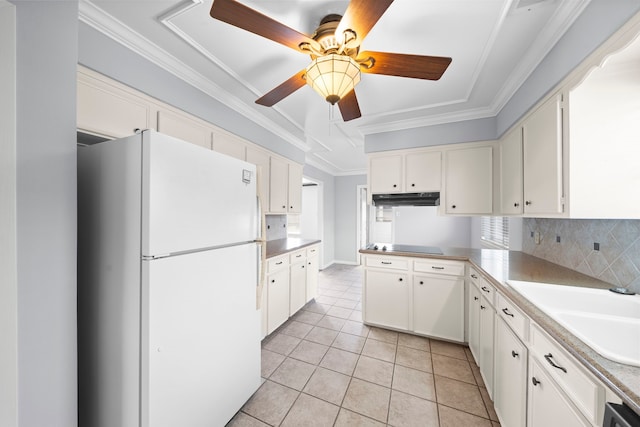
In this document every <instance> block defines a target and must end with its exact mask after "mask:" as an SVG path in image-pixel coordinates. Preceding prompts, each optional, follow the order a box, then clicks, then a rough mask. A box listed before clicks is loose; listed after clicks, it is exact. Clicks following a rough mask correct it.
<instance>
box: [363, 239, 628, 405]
mask: <svg viewBox="0 0 640 427" xmlns="http://www.w3.org/2000/svg"><path fill="white" fill-rule="evenodd" d="M359 252H360V253H362V254H367V255H383V256H404V257H411V258H430V259H444V260H453V261H465V262H468V263H470V264H471V265H472V266H473V267H474V268H475V269H478V270H479V272H480V274H482V276H483V277H485V279H487V280H489V281H490V282H491V283H492V284H493V285H494V286H496V287H497V288H498V289H499V291H500V292H501V293H502V294H503V295H505V296H506V297H507V298H508V299H509V300H511V301H512V302H513V303H514V304H516V306H518V308H520V309H521V310H522V311H523V312H525V313H526V315H527V316H528V317H529V318H530V319H531V320H532V321H534V322H535V323H536V324H537V325H538V326H540V327H541V328H542V330H544V331H545V332H546V333H547V334H549V335H550V336H551V337H553V339H554V340H556V341H557V342H558V343H559V344H560V345H561V346H562V347H563V348H564V349H565V350H566V351H567V352H569V354H571V355H572V356H573V357H575V358H576V359H577V360H578V362H579V363H580V364H581V365H582V366H583V367H584V368H585V369H586V370H588V371H589V372H591V373H592V374H593V375H594V376H595V377H596V378H598V380H599V381H601V382H602V383H603V384H604V385H606V386H607V387H608V388H609V389H611V391H612V392H613V393H614V394H616V395H617V396H618V397H619V398H620V399H621V400H622V401H623V402H624V403H626V404H627V405H628V406H629V407H630V408H631V409H632V410H633V411H634V412H636V413H637V414H638V415H640V395H638V393H637V392H635V391H633V390H631V389H629V387H628V386H627V385H625V384H624V383H623V382H622V381H621V380H619V379H617V378H616V377H615V374H614V373H612V372H611V371H610V369H608V368H607V367H606V366H604V365H606V364H613V365H616V366H618V367H620V369H630V370H638V371H639V372H640V368H635V367H633V366H630V365H624V364H621V363H617V362H614V361H611V360H608V359H606V358H604V357H603V356H600V355H599V354H597V353H596V352H595V351H594V350H593V349H591V348H590V347H589V346H588V345H586V344H585V343H584V342H582V341H581V340H580V339H579V338H578V337H576V336H575V335H573V334H572V333H571V332H569V331H568V330H567V329H565V328H564V327H563V326H562V325H560V324H559V323H558V322H556V321H555V320H553V318H551V317H550V316H548V315H547V314H545V313H544V312H542V310H540V309H539V308H537V307H536V306H535V305H534V304H532V303H531V302H530V301H529V300H527V299H526V298H525V297H523V296H522V295H520V294H519V293H518V292H517V291H515V290H513V289H512V288H511V287H510V286H509V285H507V284H505V283H503V282H502V281H501V280H499V279H496V278H495V277H494V276H493V275H492V274H491V273H489V272H487V271H486V270H484V269H483V267H482V266H481V264H480V263H479V262H476V260H474V259H473V256H471V255H462V254H460V255H447V254H442V255H439V254H419V253H410V252H380V251H376V250H368V249H360V251H359ZM505 252H511V251H505ZM531 256H533V255H531ZM541 261H544V260H541ZM559 267H561V268H566V267H562V266H559ZM607 374H608V375H607Z"/></svg>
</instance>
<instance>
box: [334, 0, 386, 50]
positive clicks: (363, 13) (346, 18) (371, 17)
mask: <svg viewBox="0 0 640 427" xmlns="http://www.w3.org/2000/svg"><path fill="white" fill-rule="evenodd" d="M391 3H393V0H351V3H349V6H347V10H346V12H345V13H344V15H343V16H342V19H341V20H340V24H338V28H336V37H339V35H340V34H342V33H343V32H344V31H345V30H352V31H354V32H355V33H356V37H357V39H356V43H355V44H356V45H357V46H359V45H360V44H361V43H362V40H364V38H365V37H366V36H367V34H369V31H371V29H372V28H373V26H374V25H375V24H376V22H378V20H379V19H380V17H381V16H382V15H383V14H384V12H385V11H386V10H387V8H388V7H389V6H391Z"/></svg>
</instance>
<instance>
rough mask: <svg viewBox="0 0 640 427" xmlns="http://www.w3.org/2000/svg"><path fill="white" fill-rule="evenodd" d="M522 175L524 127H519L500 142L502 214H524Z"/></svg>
mask: <svg viewBox="0 0 640 427" xmlns="http://www.w3.org/2000/svg"><path fill="white" fill-rule="evenodd" d="M522 174H523V172H522V127H517V128H516V129H514V130H513V131H511V132H510V133H509V134H508V135H507V136H506V137H505V138H504V139H503V140H502V141H501V142H500V205H501V209H500V211H501V213H503V214H507V215H518V214H521V213H522V205H523V203H522V191H523V189H522V179H523V177H522Z"/></svg>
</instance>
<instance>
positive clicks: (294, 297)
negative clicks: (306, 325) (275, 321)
mask: <svg viewBox="0 0 640 427" xmlns="http://www.w3.org/2000/svg"><path fill="white" fill-rule="evenodd" d="M290 257H291V267H290V275H289V316H293V315H294V314H295V313H296V312H297V311H298V310H300V309H301V308H302V306H304V305H305V304H306V302H307V299H306V296H307V268H306V267H307V257H306V251H305V250H304V249H303V250H301V251H297V252H294V253H292V254H291V255H290Z"/></svg>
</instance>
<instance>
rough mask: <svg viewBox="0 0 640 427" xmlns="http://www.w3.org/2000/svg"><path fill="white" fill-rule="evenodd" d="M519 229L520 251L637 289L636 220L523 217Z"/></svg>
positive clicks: (639, 251)
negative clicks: (520, 237)
mask: <svg viewBox="0 0 640 427" xmlns="http://www.w3.org/2000/svg"><path fill="white" fill-rule="evenodd" d="M522 232H523V236H522V251H523V252H526V253H528V254H531V255H533V256H536V257H538V258H543V259H546V260H548V261H551V262H553V263H556V264H560V265H562V266H565V267H567V268H570V269H572V270H577V271H579V272H581V273H584V274H586V275H588V276H592V277H596V278H598V279H600V280H603V281H605V282H608V283H611V284H613V285H616V286H622V287H625V288H630V289H633V290H634V291H635V292H637V293H640V220H628V219H624V220H606V219H605V220H603V219H548V218H525V219H524V221H523V225H522ZM536 232H538V233H540V243H539V244H536V242H535V238H534V233H536Z"/></svg>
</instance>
